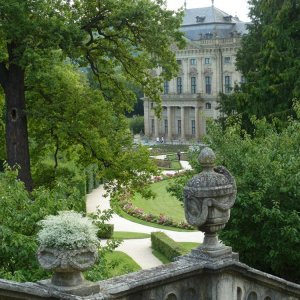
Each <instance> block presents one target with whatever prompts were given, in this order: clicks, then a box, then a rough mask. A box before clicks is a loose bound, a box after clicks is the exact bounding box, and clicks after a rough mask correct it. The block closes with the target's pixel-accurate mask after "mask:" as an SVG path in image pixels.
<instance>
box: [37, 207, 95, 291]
mask: <svg viewBox="0 0 300 300" xmlns="http://www.w3.org/2000/svg"><path fill="white" fill-rule="evenodd" d="M39 225H40V226H41V230H40V231H39V232H38V242H39V244H40V247H39V249H38V253H37V257H38V261H39V263H40V265H41V266H42V268H43V269H45V270H50V271H53V272H54V273H53V276H52V278H51V282H49V280H48V282H44V283H46V284H47V285H49V284H50V285H53V286H55V287H59V288H62V289H68V288H69V289H72V288H73V287H77V288H79V287H81V289H82V286H83V285H88V282H87V281H85V280H84V277H83V275H82V271H85V270H87V269H89V268H90V267H92V266H93V265H94V263H95V262H96V261H97V258H98V251H97V246H98V244H99V241H98V238H97V230H98V229H97V227H96V226H95V225H94V224H93V223H92V220H91V219H89V218H87V217H83V216H82V215H81V214H79V213H77V212H74V211H61V212H59V214H58V215H57V216H47V217H46V218H45V219H44V220H42V221H40V222H39Z"/></svg>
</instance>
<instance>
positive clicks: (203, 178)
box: [184, 147, 236, 256]
mask: <svg viewBox="0 0 300 300" xmlns="http://www.w3.org/2000/svg"><path fill="white" fill-rule="evenodd" d="M215 159H216V157H215V154H214V152H213V151H212V149H210V148H208V147H206V148H204V149H203V150H202V151H201V153H200V155H199V162H200V164H201V166H202V168H203V171H202V172H201V173H200V174H198V175H196V176H194V177H193V178H192V179H191V180H190V181H189V182H188V183H187V185H186V187H185V188H184V208H185V216H186V219H187V221H188V223H189V224H191V225H193V226H196V227H197V228H198V229H199V230H201V231H203V232H204V233H205V237H204V242H203V245H202V246H200V248H199V249H200V250H201V251H204V252H206V253H207V254H210V255H212V256H219V255H223V254H225V253H228V252H231V248H230V247H226V246H225V245H223V244H222V243H221V242H219V240H218V237H217V232H218V231H219V230H221V229H223V228H224V227H225V225H226V223H227V222H228V220H229V217H230V208H231V207H232V206H233V204H234V202H235V198H236V184H235V180H234V177H233V176H232V175H231V174H230V173H229V171H228V170H227V169H226V168H224V167H214V163H215Z"/></svg>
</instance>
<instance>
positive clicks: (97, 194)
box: [86, 162, 203, 269]
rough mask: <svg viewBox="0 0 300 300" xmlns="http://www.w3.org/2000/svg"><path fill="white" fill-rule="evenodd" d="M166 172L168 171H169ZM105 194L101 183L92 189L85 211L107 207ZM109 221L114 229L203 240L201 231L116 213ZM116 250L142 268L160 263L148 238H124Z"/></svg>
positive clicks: (185, 240)
mask: <svg viewBox="0 0 300 300" xmlns="http://www.w3.org/2000/svg"><path fill="white" fill-rule="evenodd" d="M181 163H182V162H181ZM183 167H184V166H183ZM186 168H188V167H186ZM168 172H169V173H170V171H168ZM105 194H106V192H105V190H104V188H103V185H101V186H100V187H98V188H97V189H95V190H93V191H92V192H91V193H90V194H88V195H87V200H86V211H87V212H88V213H91V212H95V211H96V210H97V207H98V208H100V210H104V209H109V208H110V203H109V200H110V198H109V196H105ZM110 223H112V224H114V229H115V231H130V232H143V233H151V232H156V231H162V232H164V233H166V234H167V235H168V236H169V237H170V238H172V239H173V240H175V241H176V242H196V243H201V242H202V241H203V233H202V232H196V231H193V232H179V231H172V230H165V229H160V228H155V227H150V226H146V225H142V224H138V223H134V222H132V221H129V220H126V219H124V218H122V217H120V216H118V215H117V214H113V216H112V219H111V220H110ZM117 250H120V251H123V252H125V253H126V254H128V255H129V256H131V257H132V258H133V259H134V260H135V261H136V262H137V263H138V264H139V265H140V266H141V268H143V269H147V268H152V267H156V266H158V265H161V264H162V263H161V262H160V261H159V260H158V259H157V258H156V257H155V256H154V255H153V254H152V249H151V241H150V238H147V239H131V240H124V241H123V243H122V244H121V245H120V246H119V247H118V248H117Z"/></svg>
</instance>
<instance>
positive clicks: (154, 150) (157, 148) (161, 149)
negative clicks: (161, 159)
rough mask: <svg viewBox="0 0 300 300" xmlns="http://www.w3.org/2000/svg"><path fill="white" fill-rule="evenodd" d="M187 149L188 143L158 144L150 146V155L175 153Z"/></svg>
mask: <svg viewBox="0 0 300 300" xmlns="http://www.w3.org/2000/svg"><path fill="white" fill-rule="evenodd" d="M188 150H189V146H188V145H169V144H158V145H153V146H151V150H150V155H162V154H168V153H177V152H178V151H182V152H187V151H188Z"/></svg>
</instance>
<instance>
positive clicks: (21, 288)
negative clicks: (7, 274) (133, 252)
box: [0, 255, 300, 300]
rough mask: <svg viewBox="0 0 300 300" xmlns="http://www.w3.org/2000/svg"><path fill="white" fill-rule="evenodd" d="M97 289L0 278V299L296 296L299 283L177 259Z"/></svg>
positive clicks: (264, 299) (234, 266) (283, 299)
mask: <svg viewBox="0 0 300 300" xmlns="http://www.w3.org/2000/svg"><path fill="white" fill-rule="evenodd" d="M99 288H100V292H98V293H95V294H93V293H92V291H91V295H89V296H88V295H87V294H88V291H85V292H84V293H83V294H85V295H86V296H84V295H83V296H75V295H72V294H68V293H62V292H59V291H58V290H55V289H53V288H50V287H47V286H44V285H42V284H38V283H37V284H33V283H24V284H21V283H14V282H10V281H5V280H1V281H0V300H4V299H5V300H10V299H91V300H93V299H94V300H96V299H103V300H104V299H120V300H255V299H257V300H260V299H261V300H296V299H300V286H299V285H297V284H294V283H291V282H288V281H285V280H283V279H280V278H278V277H275V276H271V275H269V274H266V273H263V272H260V271H258V270H255V269H252V268H250V267H248V266H247V265H245V264H242V263H240V262H238V261H236V260H235V259H232V258H225V259H224V258H223V259H212V258H210V257H202V258H199V257H197V258H195V257H192V256H191V255H188V256H185V257H181V258H180V259H179V260H178V261H176V262H174V263H172V264H169V265H165V266H161V267H157V268H153V269H150V270H143V271H140V272H137V273H132V274H129V275H125V276H120V277H116V278H112V279H109V280H105V281H101V282H99Z"/></svg>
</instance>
